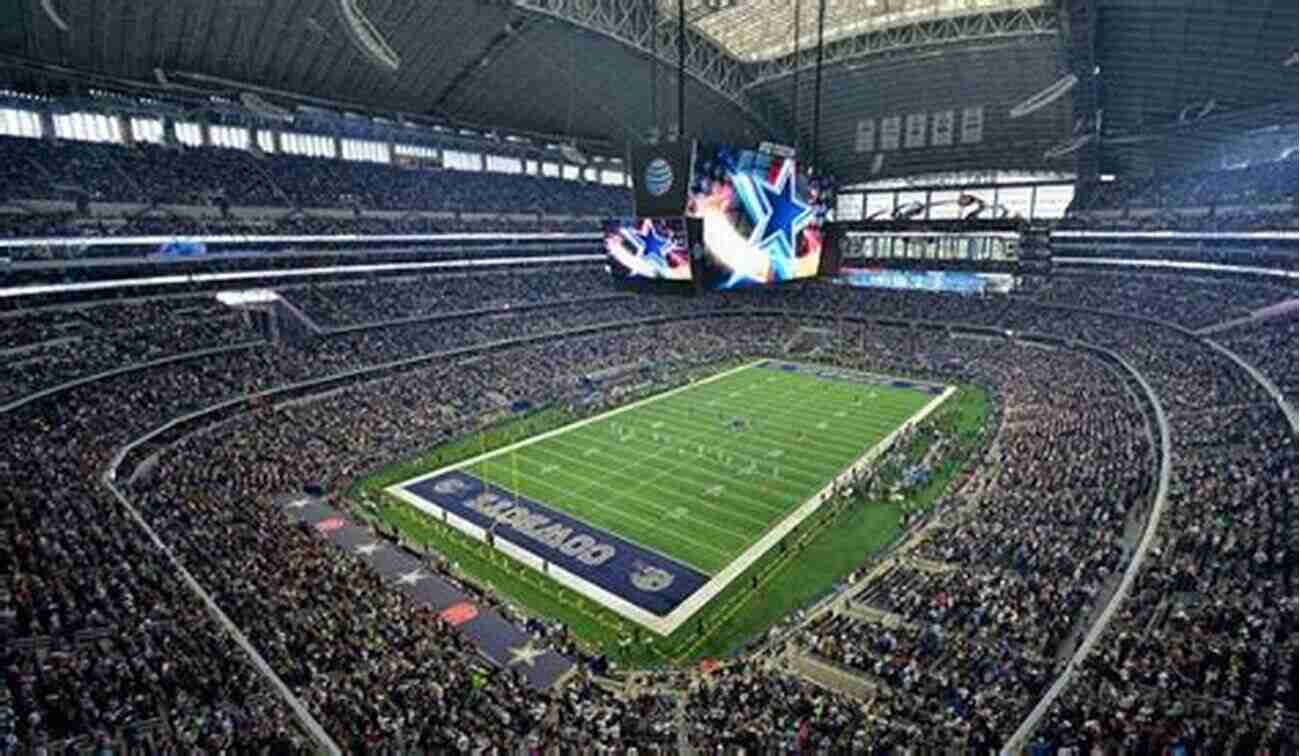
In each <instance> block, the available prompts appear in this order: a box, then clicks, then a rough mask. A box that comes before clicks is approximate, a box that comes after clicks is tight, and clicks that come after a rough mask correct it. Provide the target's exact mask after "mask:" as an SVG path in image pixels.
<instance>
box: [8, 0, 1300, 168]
mask: <svg viewBox="0 0 1300 756" xmlns="http://www.w3.org/2000/svg"><path fill="white" fill-rule="evenodd" d="M825 2H826V6H825V12H826V35H825V38H826V42H827V44H826V48H825V59H824V60H825V69H824V72H823V74H824V75H823V77H822V79H823V82H822V108H821V124H820V133H819V134H818V142H819V146H820V154H821V157H822V158H823V160H824V161H825V163H824V164H825V165H826V166H827V167H829V169H830V170H831V171H832V172H833V173H834V174H835V175H837V176H838V177H839V178H840V179H841V181H842V182H844V183H853V182H860V181H870V180H876V179H881V178H887V177H890V176H900V175H909V174H915V173H927V172H937V171H951V170H988V169H1015V170H1058V171H1065V170H1070V169H1071V168H1072V167H1073V166H1072V165H1071V164H1070V163H1071V161H1072V160H1073V157H1072V156H1067V158H1066V159H1065V160H1064V161H1063V160H1060V159H1053V160H1048V159H1047V158H1046V157H1045V153H1046V152H1047V151H1048V150H1049V149H1050V148H1052V147H1053V146H1055V145H1058V144H1060V143H1061V142H1063V141H1068V140H1069V139H1070V138H1071V136H1072V134H1073V133H1074V131H1075V130H1076V129H1078V128H1079V118H1080V113H1081V112H1082V113H1088V112H1092V111H1093V110H1094V109H1095V108H1093V105H1092V103H1093V100H1094V99H1095V100H1096V105H1097V107H1099V108H1101V109H1103V110H1104V112H1105V124H1104V132H1105V134H1106V136H1107V138H1108V139H1109V138H1115V139H1122V140H1126V141H1121V142H1116V143H1115V145H1114V146H1115V149H1114V150H1113V151H1112V153H1111V154H1114V155H1119V154H1121V153H1123V154H1129V153H1143V154H1146V155H1151V154H1155V153H1154V152H1153V150H1155V149H1156V148H1155V147H1153V146H1152V145H1156V143H1157V142H1158V143H1160V144H1167V143H1168V142H1169V140H1168V139H1164V138H1163V137H1161V136H1160V135H1159V133H1158V132H1160V131H1161V130H1170V129H1172V130H1174V131H1178V132H1179V136H1180V138H1181V136H1182V134H1183V132H1184V131H1186V132H1197V133H1198V134H1199V135H1206V134H1210V133H1211V131H1212V129H1210V128H1209V127H1210V126H1211V125H1212V124H1211V121H1214V120H1215V119H1219V120H1218V121H1217V122H1219V123H1223V124H1225V125H1224V126H1223V128H1224V134H1225V135H1229V134H1231V133H1236V132H1238V131H1240V130H1241V129H1242V128H1262V127H1264V126H1267V125H1270V124H1272V123H1277V122H1278V119H1279V112H1280V113H1281V116H1280V117H1281V118H1282V121H1283V122H1285V120H1286V119H1287V118H1290V119H1291V120H1292V122H1294V113H1295V103H1296V67H1295V65H1294V63H1292V64H1291V65H1289V66H1288V65H1286V64H1285V61H1286V60H1287V59H1288V58H1293V56H1294V54H1295V51H1296V37H1297V21H1296V3H1295V1H1294V0H1196V2H1178V1H1175V0H825ZM676 3H677V0H443V1H442V2H437V3H431V2H423V1H422V0H274V1H272V0H77V1H76V2H73V1H72V0H9V1H8V2H0V63H3V62H4V61H6V60H8V61H9V62H10V65H11V66H13V65H18V63H15V62H14V61H19V62H20V63H21V65H28V64H33V65H39V66H44V67H45V69H42V71H41V73H39V74H37V75H30V76H28V78H27V79H26V80H22V81H14V80H12V78H11V77H9V74H8V73H7V72H6V70H4V67H3V66H0V79H6V82H0V83H8V84H9V85H10V86H14V87H16V88H21V87H22V86H24V85H26V86H33V85H39V84H40V83H41V81H42V80H41V78H40V77H41V76H46V75H47V74H48V69H53V68H55V67H57V68H58V69H59V70H70V71H74V72H91V73H93V74H95V75H97V76H108V77H118V78H119V79H129V80H130V81H133V82H137V83H141V84H142V85H144V86H148V87H154V86H157V87H160V88H167V87H172V88H177V87H189V88H191V89H193V90H195V91H206V92H210V93H211V94H215V95H220V96H223V97H227V98H234V99H238V96H239V95H241V94H243V93H245V92H256V93H257V94H258V95H259V96H262V97H264V98H266V99H267V100H269V101H270V102H271V103H272V104H277V103H278V104H288V105H292V104H294V99H293V98H318V100H328V101H329V102H333V103H339V104H340V105H342V106H344V107H346V108H347V109H355V110H359V111H365V110H369V111H370V112H372V113H375V114H377V115H387V116H389V117H393V116H394V115H397V116H400V115H402V114H416V115H420V116H425V117H427V118H431V119H434V120H436V121H439V122H443V123H448V124H452V125H456V124H462V125H472V126H478V127H482V128H501V129H509V130H514V131H516V132H519V133H530V134H534V135H540V136H544V137H551V136H574V137H576V138H578V139H580V140H582V141H583V142H585V143H586V144H587V145H592V146H597V147H600V148H601V149H603V151H605V152H606V153H613V154H617V153H620V152H622V149H623V146H624V145H625V144H628V143H632V142H636V141H639V140H641V139H643V138H645V136H646V134H647V133H648V132H649V131H650V130H651V127H652V126H654V125H656V124H657V125H658V126H659V133H660V134H663V133H665V131H669V132H670V131H671V127H672V126H673V125H674V124H675V123H676V122H677V113H676V108H677V93H676V77H675V69H676V63H677V58H678V51H677V39H678V35H677V28H676ZM686 3H687V16H688V19H689V22H688V27H687V30H686V34H685V38H686V50H685V57H686V64H687V72H688V76H687V84H686V98H685V100H686V110H687V118H686V122H687V134H688V136H698V137H701V138H705V139H710V140H719V141H730V142H739V143H754V142H757V141H760V140H763V139H772V140H776V141H783V142H787V143H792V144H797V146H799V147H800V148H801V149H803V150H805V151H807V150H808V149H809V148H810V146H811V144H812V141H813V135H814V132H815V131H816V129H814V120H815V118H814V108H813V101H814V96H813V86H812V84H813V79H814V77H813V71H814V69H815V65H816V62H817V56H816V54H815V50H814V49H813V48H814V43H815V40H816V32H817V10H818V0H686ZM796 9H797V10H798V15H799V32H800V43H799V50H798V52H797V53H796V52H795V50H794V24H795V11H796ZM1081 9H1082V10H1081ZM358 19H360V20H358ZM1080 21H1082V23H1083V27H1084V28H1078V27H1079V26H1080ZM358 27H365V28H366V29H369V30H370V31H371V32H373V35H372V38H370V39H365V38H364V37H365V36H366V34H369V32H364V31H363V32H361V33H360V34H361V36H359V33H358V32H357V29H358ZM1085 53H1086V56H1090V57H1087V59H1088V60H1090V61H1092V60H1094V59H1095V65H1096V69H1097V72H1098V73H1097V75H1096V76H1095V80H1094V75H1093V74H1092V73H1090V69H1091V68H1092V65H1091V63H1090V64H1089V65H1088V66H1081V65H1080V61H1081V60H1083V59H1084V58H1085ZM652 60H657V61H658V63H657V65H656V64H652V62H651V61H652ZM10 70H13V69H10ZM24 71H26V69H24ZM1072 73H1073V74H1075V75H1078V76H1079V78H1080V84H1079V85H1078V86H1075V87H1074V89H1073V90H1070V91H1069V92H1068V93H1067V94H1066V96H1064V97H1061V98H1059V99H1056V100H1054V101H1052V102H1051V103H1050V106H1049V107H1043V108H1040V109H1037V110H1035V111H1034V112H1033V113H1032V114H1030V115H1027V116H1024V117H1021V116H1016V117H1012V116H1011V114H1010V110H1011V109H1013V108H1015V106H1016V105H1017V104H1019V103H1021V102H1023V101H1024V100H1026V99H1027V98H1030V97H1032V96H1034V95H1036V94H1038V93H1040V92H1042V91H1044V89H1045V88H1048V87H1051V86H1052V85H1053V84H1054V83H1056V82H1058V81H1060V80H1061V79H1062V78H1063V77H1066V76H1068V75H1070V74H1072ZM652 81H654V82H656V85H655V86H651V82H652ZM159 82H161V83H159ZM1094 84H1095V85H1096V86H1094ZM92 86H96V85H92ZM98 86H103V85H102V84H100V85H98ZM1211 100H1213V101H1214V106H1213V107H1212V108H1210V109H1209V111H1208V119H1209V120H1207V121H1206V123H1205V124H1194V126H1196V128H1187V129H1184V128H1183V127H1184V126H1185V125H1186V124H1185V123H1182V122H1180V116H1182V118H1183V121H1185V120H1186V117H1185V116H1183V114H1184V113H1191V114H1197V115H1198V116H1199V114H1200V113H1201V111H1202V109H1203V108H1204V106H1205V104H1206V103H1208V102H1209V101H1211ZM300 102H301V100H300ZM968 108H974V109H979V108H982V109H983V110H982V118H981V120H980V122H979V124H980V126H981V128H979V129H976V130H974V131H972V132H970V133H969V134H968V136H969V137H970V138H968V139H966V140H962V139H961V138H960V137H956V136H955V137H954V138H953V140H952V141H953V143H952V144H947V143H945V142H946V139H944V140H936V139H935V134H934V128H935V124H936V123H938V124H940V126H942V127H943V128H945V129H946V128H947V126H946V125H947V124H949V123H951V124H952V125H953V129H954V131H955V132H956V133H957V134H960V133H961V128H962V127H963V125H964V124H965V123H966V122H967V120H968V119H966V117H965V115H964V114H965V112H966V110H967V109H968ZM1279 108H1280V111H1279ZM949 111H952V112H953V113H954V115H953V116H952V118H953V119H955V120H952V121H950V120H949V115H948V113H949ZM972 112H974V111H972ZM1249 113H1258V114H1259V115H1258V117H1255V118H1250V117H1247V115H1248V114H1249ZM909 116H912V117H913V118H914V120H915V121H916V123H918V124H919V123H920V120H919V119H920V118H921V117H924V119H925V123H926V124H927V128H928V129H929V130H930V131H929V134H928V135H927V136H926V138H925V139H924V140H921V141H924V143H925V144H924V145H920V144H919V142H917V143H916V144H913V145H911V146H908V144H907V141H908V140H906V139H904V140H903V141H904V144H903V146H902V147H900V148H899V149H896V150H881V149H879V148H878V146H872V147H870V148H868V149H860V148H859V147H858V142H859V141H860V140H859V139H858V136H859V133H871V134H872V137H873V139H871V140H868V141H872V143H873V145H878V144H879V142H880V139H881V136H882V131H883V130H886V129H888V130H890V131H891V133H892V129H893V128H894V124H895V121H894V119H895V118H901V119H902V121H903V126H904V130H906V124H907V119H908V117H909ZM1243 119H1244V120H1243ZM868 122H869V123H868ZM864 129H865V130H867V131H866V132H863V131H862V130H864ZM1152 134H1155V135H1156V136H1154V137H1153V136H1152ZM1198 138H1210V137H1200V136H1198ZM1157 151H1158V150H1157ZM1148 162H1149V160H1148ZM1126 164H1131V163H1126ZM1117 167H1119V168H1122V166H1117ZM1112 170H1115V169H1114V168H1112Z"/></svg>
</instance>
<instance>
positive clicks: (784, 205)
mask: <svg viewBox="0 0 1300 756" xmlns="http://www.w3.org/2000/svg"><path fill="white" fill-rule="evenodd" d="M755 183H756V184H757V185H758V196H759V198H760V199H761V200H762V204H763V205H764V206H765V210H766V213H765V215H766V218H765V219H764V221H763V222H762V223H760V224H759V225H758V227H757V228H755V229H754V238H755V239H756V240H757V242H758V244H759V246H766V245H767V243H768V242H769V241H772V240H776V242H777V244H778V245H779V247H780V248H781V249H783V250H786V252H787V254H789V255H792V256H793V255H794V253H795V250H797V249H798V239H799V234H800V233H801V232H802V231H803V229H804V227H805V226H807V225H808V223H809V222H810V221H811V220H812V216H813V211H812V208H811V207H809V206H808V204H807V203H804V202H801V201H800V200H799V197H798V195H797V194H796V183H797V182H796V181H795V173H794V161H791V160H787V161H786V162H785V164H784V165H782V166H781V172H780V173H779V174H778V175H777V177H776V181H775V182H773V183H771V184H768V182H767V181H765V180H760V181H757V182H755Z"/></svg>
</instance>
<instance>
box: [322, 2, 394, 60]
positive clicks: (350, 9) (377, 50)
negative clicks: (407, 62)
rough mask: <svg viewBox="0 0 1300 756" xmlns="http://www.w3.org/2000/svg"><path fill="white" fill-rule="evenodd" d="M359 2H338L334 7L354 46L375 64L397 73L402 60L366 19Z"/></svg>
mask: <svg viewBox="0 0 1300 756" xmlns="http://www.w3.org/2000/svg"><path fill="white" fill-rule="evenodd" d="M357 2H358V0H337V5H335V6H334V7H335V8H336V9H337V10H338V13H339V16H340V17H341V18H342V19H343V22H344V26H346V27H347V29H348V32H349V34H348V36H349V37H351V39H352V43H353V45H355V46H356V48H357V49H358V50H360V51H361V52H362V53H363V54H364V55H365V56H366V57H368V58H370V59H371V60H372V61H374V62H375V63H378V64H379V65H381V66H383V67H384V68H387V69H389V70H390V71H396V70H397V69H399V68H401V67H402V59H401V57H399V56H398V54H397V53H396V52H395V51H394V50H393V48H392V47H390V46H389V45H388V42H387V41H385V40H384V37H383V35H381V34H380V33H379V30H378V29H376V28H375V25H374V24H373V23H371V22H370V19H369V18H366V14H364V13H362V12H361V8H360V7H359V6H358V5H357Z"/></svg>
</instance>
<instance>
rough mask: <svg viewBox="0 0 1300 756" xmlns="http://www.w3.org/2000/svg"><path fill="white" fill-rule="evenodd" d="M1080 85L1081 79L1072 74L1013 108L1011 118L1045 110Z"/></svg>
mask: <svg viewBox="0 0 1300 756" xmlns="http://www.w3.org/2000/svg"><path fill="white" fill-rule="evenodd" d="M1078 83H1079V77H1078V76H1075V75H1074V74H1070V75H1069V76H1066V77H1063V78H1061V79H1058V80H1057V81H1056V83H1055V84H1052V85H1051V86H1049V87H1048V88H1047V89H1044V90H1043V91H1041V92H1039V93H1038V94H1036V95H1033V96H1032V97H1030V98H1029V99H1027V100H1025V101H1024V102H1022V103H1020V104H1019V105H1017V106H1015V107H1014V108H1012V109H1011V112H1010V113H1009V114H1008V115H1009V116H1010V117H1011V118H1023V117H1024V116H1027V115H1029V114H1030V113H1033V112H1036V111H1038V110H1042V109H1043V108H1045V107H1047V106H1048V105H1050V104H1052V103H1053V102H1055V101H1056V100H1057V99H1059V98H1060V97H1061V96H1062V95H1064V94H1065V93H1066V92H1069V91H1070V90H1071V89H1074V85H1075V84H1078Z"/></svg>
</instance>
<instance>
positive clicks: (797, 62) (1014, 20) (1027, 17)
mask: <svg viewBox="0 0 1300 756" xmlns="http://www.w3.org/2000/svg"><path fill="white" fill-rule="evenodd" d="M1057 26H1058V21H1057V17H1056V12H1055V10H1053V9H1052V8H1049V7H1041V8H1026V9H1020V10H1011V11H988V12H984V13H972V14H969V15H964V16H953V17H949V18H937V19H933V20H930V21H920V22H917V23H914V24H909V25H906V26H895V27H890V28H887V29H878V30H875V31H869V32H865V33H863V34H859V35H857V36H855V37H848V38H845V39H841V40H837V41H834V42H831V43H828V44H827V45H826V46H825V47H826V52H825V61H824V63H823V65H825V66H834V65H836V64H841V63H848V62H852V61H857V60H861V59H867V58H871V57H875V56H882V55H887V54H896V53H908V52H912V51H915V50H920V49H924V48H927V47H936V46H940V45H951V44H959V43H965V42H980V41H991V40H1002V39H1009V38H1014V37H1030V36H1037V35H1048V34H1050V35H1055V34H1056V29H1057ZM816 66H817V50H816V49H812V50H800V51H798V52H796V53H791V54H790V55H785V56H782V57H780V58H776V59H774V60H770V61H762V62H759V63H754V64H752V65H751V70H750V71H749V72H748V82H747V83H746V84H745V89H750V88H753V87H755V86H758V85H760V84H766V83H768V82H771V81H773V80H776V79H780V78H783V77H785V76H790V75H792V74H794V73H795V72H796V71H803V70H805V69H815V68H816Z"/></svg>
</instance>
